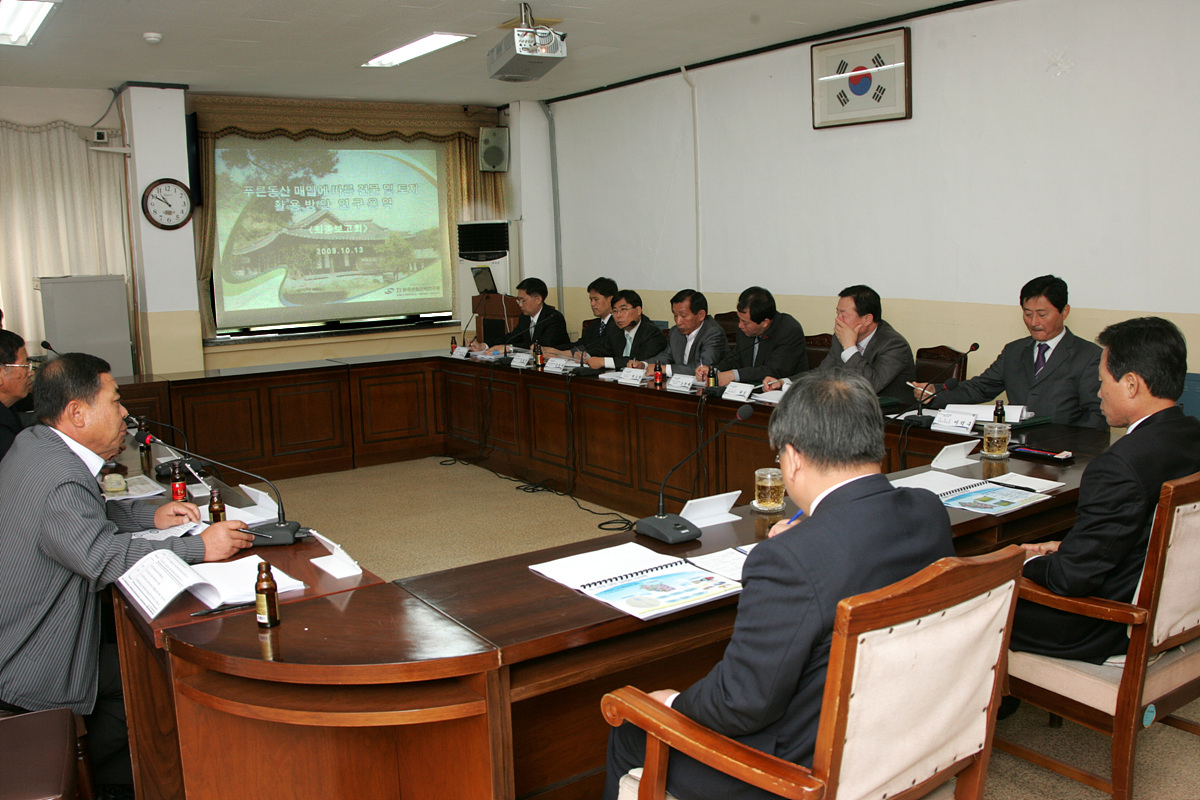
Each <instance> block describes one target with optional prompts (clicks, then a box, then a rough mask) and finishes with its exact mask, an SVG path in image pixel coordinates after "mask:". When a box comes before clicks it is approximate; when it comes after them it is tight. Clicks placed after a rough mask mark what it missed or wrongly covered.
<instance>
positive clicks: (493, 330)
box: [471, 292, 521, 342]
mask: <svg viewBox="0 0 1200 800" xmlns="http://www.w3.org/2000/svg"><path fill="white" fill-rule="evenodd" d="M471 313H472V314H477V315H478V317H479V326H477V327H476V328H475V332H476V336H475V338H479V337H478V333H479V331H480V329H481V328H482V331H483V341H485V342H497V341H499V340H500V339H502V338H503V337H504V336H506V335H508V334H510V333H512V331H513V329H514V328H515V327H516V326H517V320H519V319H520V318H521V307H520V306H519V305H517V298H515V297H511V296H509V295H506V294H492V293H490V292H489V293H488V294H477V295H475V296H474V297H472V298H471Z"/></svg>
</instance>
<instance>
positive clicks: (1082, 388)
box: [928, 329, 1108, 428]
mask: <svg viewBox="0 0 1200 800" xmlns="http://www.w3.org/2000/svg"><path fill="white" fill-rule="evenodd" d="M1036 345H1037V342H1035V341H1034V340H1033V337H1030V336H1026V337H1025V338H1024V339H1017V340H1016V341H1015V342H1009V343H1008V344H1006V345H1005V346H1004V349H1003V350H1001V351H1000V356H999V357H998V358H997V359H996V360H995V361H994V362H992V365H991V366H990V367H988V368H987V369H986V370H984V371H983V372H982V373H980V374H979V375H976V376H975V377H974V378H971V380H969V381H963V382H962V383H960V384H959V385H958V386H956V387H955V388H953V389H948V390H944V391H940V392H938V393H937V394H936V395H934V397H933V399H932V400H930V402H929V403H928V406H929V407H930V408H945V407H946V406H947V405H948V404H950V403H987V402H991V401H992V400H994V399H996V397H997V395H999V394H1000V393H1001V392H1007V393H1008V402H1010V403H1016V404H1017V405H1023V406H1028V407H1029V410H1030V411H1033V412H1035V413H1037V414H1041V415H1044V416H1047V417H1050V421H1051V422H1058V423H1062V424H1064V425H1086V426H1087V427H1089V428H1107V427H1108V423H1107V422H1105V420H1104V415H1103V414H1101V413H1100V398H1099V397H1098V396H1097V394H1096V392H1097V391H1099V389H1100V372H1099V369H1100V348H1099V347H1098V346H1097V345H1095V344H1093V343H1091V342H1088V341H1084V340H1083V339H1080V338H1079V337H1078V336H1076V335H1075V334H1073V333H1071V331H1070V329H1068V330H1067V331H1066V333H1065V334H1064V335H1063V338H1062V341H1060V342H1059V343H1058V346H1057V347H1055V348H1054V352H1052V353H1051V354H1050V360H1049V361H1047V362H1046V366H1044V367H1043V368H1042V371H1041V373H1040V374H1038V375H1037V376H1035V375H1034V374H1033V359H1034V353H1035V352H1036V351H1035V350H1034V348H1035V347H1036Z"/></svg>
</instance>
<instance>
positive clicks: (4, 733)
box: [0, 708, 92, 800]
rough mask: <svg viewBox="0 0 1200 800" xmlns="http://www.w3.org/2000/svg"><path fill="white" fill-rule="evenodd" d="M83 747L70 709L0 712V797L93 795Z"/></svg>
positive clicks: (42, 799) (70, 799) (86, 799)
mask: <svg viewBox="0 0 1200 800" xmlns="http://www.w3.org/2000/svg"><path fill="white" fill-rule="evenodd" d="M5 713H7V712H5ZM80 747H81V744H80V740H79V735H78V731H77V728H76V719H75V715H74V714H72V713H71V709H69V708H56V709H52V710H50V711H31V712H29V713H27V714H16V715H8V716H0V800H58V798H64V800H74V799H75V798H81V800H91V798H92V787H91V780H90V776H89V775H88V773H87V771H86V760H84V761H80V760H79V759H80V758H81V756H80V750H79V748H80ZM81 781H82V784H83V786H84V787H85V790H84V791H82V792H81V791H80V788H81Z"/></svg>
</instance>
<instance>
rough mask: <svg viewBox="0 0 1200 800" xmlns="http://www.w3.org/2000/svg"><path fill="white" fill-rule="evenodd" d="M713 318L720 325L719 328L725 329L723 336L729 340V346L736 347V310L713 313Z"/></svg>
mask: <svg viewBox="0 0 1200 800" xmlns="http://www.w3.org/2000/svg"><path fill="white" fill-rule="evenodd" d="M713 319H715V320H716V321H717V324H718V325H720V326H721V330H723V331H725V338H726V339H728V340H729V346H730V347H731V348H733V347H737V335H738V330H739V328H738V315H737V312H736V311H722V312H721V313H720V314H713Z"/></svg>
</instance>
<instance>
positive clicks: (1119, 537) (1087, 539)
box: [756, 406, 1200, 664]
mask: <svg viewBox="0 0 1200 800" xmlns="http://www.w3.org/2000/svg"><path fill="white" fill-rule="evenodd" d="M1195 472H1200V420H1198V419H1196V418H1195V417H1189V416H1186V415H1184V413H1183V410H1182V409H1180V408H1179V407H1177V406H1176V407H1172V408H1168V409H1166V410H1164V411H1160V412H1158V413H1157V414H1153V415H1151V416H1150V417H1148V418H1147V419H1146V420H1145V421H1144V422H1142V424H1141V425H1138V426H1137V427H1136V428H1134V430H1133V432H1132V433H1128V434H1126V435H1125V436H1123V437H1121V438H1120V439H1118V440H1117V441H1116V442H1114V443H1113V445H1112V446H1111V447H1109V448H1108V450H1106V451H1104V452H1103V453H1101V454H1100V455H1099V456H1096V458H1094V459H1092V462H1091V463H1090V464H1088V465H1087V468H1086V469H1085V470H1084V471H1083V479H1082V480H1081V481H1080V484H1079V503H1078V506H1077V511H1078V517H1077V518H1076V520H1075V525H1074V526H1073V527H1072V528H1071V530H1070V531H1069V532H1068V533H1067V535H1066V536H1064V537H1063V540H1062V545H1061V546H1060V547H1059V549H1058V552H1056V553H1051V554H1050V555H1046V556H1042V557H1041V558H1035V559H1032V560H1031V561H1029V562H1028V563H1026V564H1025V573H1024V574H1025V577H1027V578H1029V579H1030V580H1033V581H1035V582H1036V583H1039V584H1041V585H1042V586H1045V587H1046V588H1047V589H1049V590H1050V591H1052V592H1054V593H1055V594H1060V595H1065V596H1068V597H1083V596H1088V595H1091V596H1095V597H1104V598H1107V599H1109V600H1118V601H1120V602H1123V603H1129V602H1132V601H1133V599H1134V597H1133V593H1134V591H1135V590H1136V588H1137V585H1138V581H1139V580H1141V577H1142V567H1143V565H1144V564H1145V563H1146V546H1147V544H1148V543H1149V541H1150V527H1151V524H1152V523H1153V520H1154V509H1155V506H1157V504H1158V496H1159V492H1160V491H1161V489H1162V485H1163V483H1164V482H1165V481H1169V480H1174V479H1176V478H1182V477H1184V476H1186V475H1191V474H1192V473H1195ZM756 549H757V548H756ZM1128 644H1129V638H1128V636H1127V634H1126V630H1125V626H1124V625H1119V624H1117V623H1113V622H1103V621H1100V620H1092V619H1088V618H1086V617H1081V616H1077V615H1075V614H1069V613H1067V612H1064V611H1057V610H1055V609H1052V608H1045V607H1043V606H1038V605H1035V604H1033V603H1029V602H1026V601H1024V600H1022V601H1020V602H1019V603H1018V604H1017V613H1016V620H1015V622H1014V623H1013V635H1012V645H1011V646H1012V648H1013V649H1014V650H1025V651H1028V652H1031V653H1042V654H1044V655H1051V656H1058V657H1060V658H1073V659H1079V660H1083V661H1091V662H1093V663H1097V664H1098V663H1100V662H1102V661H1104V660H1105V659H1106V658H1108V657H1109V656H1112V655H1116V654H1117V653H1120V652H1123V651H1124V650H1125V648H1126V647H1127V646H1128Z"/></svg>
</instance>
